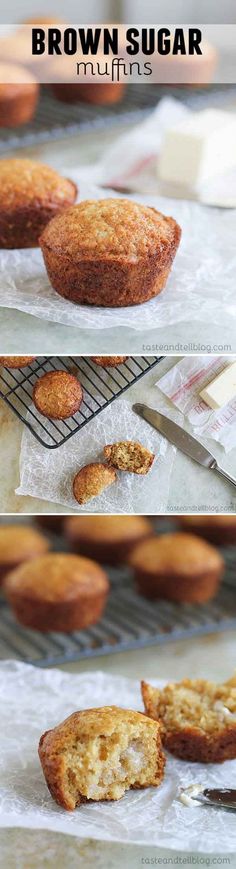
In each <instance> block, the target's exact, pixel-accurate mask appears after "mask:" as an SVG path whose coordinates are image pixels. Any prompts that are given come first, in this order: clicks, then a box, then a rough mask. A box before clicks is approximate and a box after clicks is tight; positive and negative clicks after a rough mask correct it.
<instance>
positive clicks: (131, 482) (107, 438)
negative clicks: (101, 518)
mask: <svg viewBox="0 0 236 869" xmlns="http://www.w3.org/2000/svg"><path fill="white" fill-rule="evenodd" d="M121 440H133V441H140V442H141V443H142V444H144V446H146V447H147V448H148V449H150V450H151V452H153V453H155V456H156V459H155V460H154V463H153V465H152V468H151V469H150V471H149V473H148V474H146V475H145V476H143V477H142V476H138V475H137V474H128V473H125V472H122V471H118V479H117V481H116V482H115V483H114V484H112V485H111V486H109V488H108V489H105V491H104V492H103V493H102V494H101V495H99V497H98V498H93V500H92V501H88V502H87V504H86V505H83V506H82V507H80V506H79V504H77V502H76V501H75V499H74V497H73V492H72V481H73V478H74V476H75V474H76V472H77V471H79V469H80V468H81V467H82V466H83V465H86V464H88V463H90V462H96V461H104V457H103V453H102V450H103V447H104V446H105V444H109V443H114V442H116V441H121ZM174 456H175V448H174V447H172V446H171V445H170V444H168V442H167V441H166V440H165V439H164V438H162V437H161V435H160V434H159V433H158V432H157V431H155V430H154V429H152V428H151V427H150V426H148V424H147V423H146V422H145V421H144V420H142V419H140V418H139V417H138V416H136V414H135V413H134V412H133V411H132V409H131V406H130V404H129V402H127V401H123V400H119V399H118V400H117V401H115V402H114V404H111V405H109V407H107V408H105V409H104V410H103V411H101V413H100V414H99V416H97V417H94V419H93V420H91V422H89V423H88V425H87V426H85V428H84V429H82V430H81V431H80V432H78V433H77V434H75V435H74V436H73V437H72V438H70V440H68V441H67V443H66V444H64V445H63V446H62V447H59V448H58V449H56V450H48V449H45V447H42V446H41V445H40V444H39V443H38V442H37V441H36V439H35V438H34V437H33V436H32V435H31V433H30V432H29V431H28V429H25V431H24V434H23V438H22V445H21V456H20V487H19V488H18V489H17V494H19V495H32V496H34V497H36V498H44V499H45V500H49V501H53V502H55V503H58V504H63V505H64V506H65V507H72V508H74V509H75V510H76V509H78V510H81V511H82V512H83V513H84V510H86V513H91V512H96V513H97V512H101V513H139V512H141V513H145V512H146V513H149V512H150V510H151V511H153V512H157V513H158V512H162V511H163V510H165V508H166V504H167V500H168V494H169V483H170V476H171V470H172V465H173V460H174Z"/></svg>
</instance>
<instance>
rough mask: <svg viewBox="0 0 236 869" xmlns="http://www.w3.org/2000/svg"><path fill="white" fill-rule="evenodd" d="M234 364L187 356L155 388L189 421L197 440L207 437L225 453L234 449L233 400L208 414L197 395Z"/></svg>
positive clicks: (235, 412) (235, 415) (235, 411)
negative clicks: (215, 442)
mask: <svg viewBox="0 0 236 869" xmlns="http://www.w3.org/2000/svg"><path fill="white" fill-rule="evenodd" d="M233 361H234V357H233V356H232V357H227V356H214V357H209V356H195V357H191V356H186V357H185V358H184V359H181V360H180V362H178V363H177V364H176V365H173V366H172V368H171V369H170V371H168V372H167V374H164V377H161V378H160V380H158V381H157V384H156V385H157V386H158V389H160V390H161V392H163V393H164V395H166V396H167V397H168V398H169V399H170V401H171V402H172V403H173V404H174V405H175V406H176V407H177V408H178V409H179V410H181V412H182V413H183V414H184V416H185V417H186V418H187V419H188V420H189V423H190V424H191V428H192V431H193V433H194V434H195V436H196V437H199V438H201V436H202V435H206V437H210V438H212V440H214V441H218V443H219V444H221V445H222V446H223V447H224V449H225V451H226V452H229V450H231V449H232V448H233V447H235V446H236V424H235V421H236V398H234V399H232V401H229V402H228V404H226V405H224V407H221V408H220V409H219V410H211V409H210V408H209V407H207V405H206V404H205V402H204V401H203V400H202V399H201V398H200V392H201V391H202V389H205V387H206V386H207V385H208V383H210V382H211V381H212V380H214V378H215V377H217V375H218V374H220V373H221V371H223V369H224V368H226V367H227V366H228V365H229V363H230V362H233Z"/></svg>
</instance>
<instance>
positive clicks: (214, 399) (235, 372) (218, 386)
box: [200, 362, 236, 410]
mask: <svg viewBox="0 0 236 869" xmlns="http://www.w3.org/2000/svg"><path fill="white" fill-rule="evenodd" d="M235 395H236V362H232V363H231V364H230V365H227V368H224V370H223V371H221V374H218V375H217V377H215V378H214V380H212V381H211V383H208V386H206V387H205V389H202V391H201V392H200V398H203V401H205V403H206V404H208V406H209V407H211V408H212V410H218V408H219V407H223V406H224V404H228V401H231V399H232V398H234V397H235Z"/></svg>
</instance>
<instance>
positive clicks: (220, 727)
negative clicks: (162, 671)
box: [141, 676, 236, 763]
mask: <svg viewBox="0 0 236 869" xmlns="http://www.w3.org/2000/svg"><path fill="white" fill-rule="evenodd" d="M141 690H142V697H143V701H144V706H145V711H146V714H147V715H149V716H150V717H151V718H152V719H154V720H156V719H157V720H158V721H159V722H160V724H161V736H162V741H163V745H164V746H165V748H166V749H167V750H168V751H170V752H171V753H172V754H174V755H176V757H179V758H181V760H190V761H196V762H199V763H221V762H222V761H224V760H231V759H233V758H236V676H233V678H232V679H229V680H228V681H227V682H224V683H222V684H219V685H217V684H216V683H214V682H208V681H206V680H205V679H183V681H182V682H178V683H173V684H170V685H166V687H165V688H163V689H162V690H160V689H159V688H154V687H152V686H151V685H149V684H148V683H147V682H142V683H141Z"/></svg>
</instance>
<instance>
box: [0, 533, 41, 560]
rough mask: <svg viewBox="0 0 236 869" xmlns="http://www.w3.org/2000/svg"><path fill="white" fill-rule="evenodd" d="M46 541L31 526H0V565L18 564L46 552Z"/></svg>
mask: <svg viewBox="0 0 236 869" xmlns="http://www.w3.org/2000/svg"><path fill="white" fill-rule="evenodd" d="M49 548H50V547H49V542H48V540H47V539H46V538H45V537H43V535H42V534H40V532H39V531H36V530H35V529H34V528H31V525H1V527H0V564H1V563H2V564H8V563H10V564H14V562H15V563H16V564H18V562H19V561H24V559H28V558H32V557H35V556H37V555H41V554H43V553H44V552H47V550H48V549H49Z"/></svg>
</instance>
